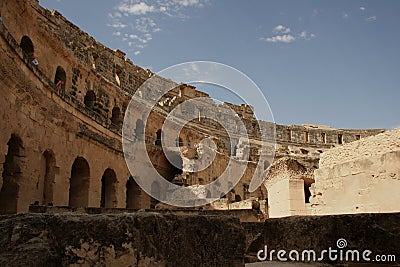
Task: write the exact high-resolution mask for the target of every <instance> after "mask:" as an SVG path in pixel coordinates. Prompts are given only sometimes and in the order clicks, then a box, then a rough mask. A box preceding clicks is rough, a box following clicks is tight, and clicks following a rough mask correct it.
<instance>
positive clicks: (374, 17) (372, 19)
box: [365, 16, 376, 22]
mask: <svg viewBox="0 0 400 267" xmlns="http://www.w3.org/2000/svg"><path fill="white" fill-rule="evenodd" d="M365 21H369V22H370V21H376V16H371V17H368V18H366V19H365Z"/></svg>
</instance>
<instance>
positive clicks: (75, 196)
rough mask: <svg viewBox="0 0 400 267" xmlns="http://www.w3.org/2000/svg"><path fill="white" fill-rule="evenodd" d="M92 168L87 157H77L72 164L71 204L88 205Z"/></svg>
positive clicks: (75, 205) (74, 205) (72, 205)
mask: <svg viewBox="0 0 400 267" xmlns="http://www.w3.org/2000/svg"><path fill="white" fill-rule="evenodd" d="M89 180H90V169H89V164H88V162H87V161H86V159H84V158H82V157H77V158H76V159H75V161H74V164H73V165H72V169H71V178H70V185H69V206H71V207H87V205H88V197H89Z"/></svg>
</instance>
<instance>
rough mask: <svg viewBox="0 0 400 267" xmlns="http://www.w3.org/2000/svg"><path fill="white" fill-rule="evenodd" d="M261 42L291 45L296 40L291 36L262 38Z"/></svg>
mask: <svg viewBox="0 0 400 267" xmlns="http://www.w3.org/2000/svg"><path fill="white" fill-rule="evenodd" d="M262 40H263V41H266V42H268V43H291V42H294V41H295V40H296V38H295V37H294V36H293V35H291V34H284V35H276V36H273V37H267V38H262Z"/></svg>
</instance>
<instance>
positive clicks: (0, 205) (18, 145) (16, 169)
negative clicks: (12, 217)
mask: <svg viewBox="0 0 400 267" xmlns="http://www.w3.org/2000/svg"><path fill="white" fill-rule="evenodd" d="M7 145H8V151H7V155H6V159H5V161H4V164H3V173H2V179H3V182H2V184H1V190H0V214H9V213H16V212H17V202H18V197H19V182H20V181H21V178H22V165H23V157H24V147H23V144H22V140H21V138H19V137H18V136H16V135H14V134H12V135H11V138H10V139H9V141H8V143H7Z"/></svg>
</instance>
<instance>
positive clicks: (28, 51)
mask: <svg viewBox="0 0 400 267" xmlns="http://www.w3.org/2000/svg"><path fill="white" fill-rule="evenodd" d="M20 47H21V49H22V51H23V52H24V54H25V56H26V57H27V58H28V60H29V61H31V60H33V59H34V58H35V47H34V46H33V43H32V40H31V39H30V38H29V37H28V36H26V35H25V36H23V37H22V38H21V43H20Z"/></svg>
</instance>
